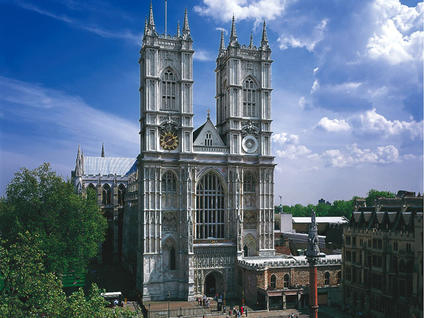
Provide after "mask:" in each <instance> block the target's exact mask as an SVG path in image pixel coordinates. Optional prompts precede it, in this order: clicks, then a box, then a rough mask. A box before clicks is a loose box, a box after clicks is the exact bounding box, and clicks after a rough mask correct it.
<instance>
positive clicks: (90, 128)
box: [0, 76, 139, 155]
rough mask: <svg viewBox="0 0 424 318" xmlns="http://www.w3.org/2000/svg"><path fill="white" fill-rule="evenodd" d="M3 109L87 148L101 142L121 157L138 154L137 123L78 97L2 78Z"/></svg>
mask: <svg viewBox="0 0 424 318" xmlns="http://www.w3.org/2000/svg"><path fill="white" fill-rule="evenodd" d="M0 109H1V110H2V111H3V112H5V113H6V114H8V116H11V115H13V118H16V119H17V120H19V121H24V122H27V123H29V124H30V125H36V126H39V127H45V128H42V131H47V130H51V129H53V130H56V131H57V132H58V135H63V134H66V135H67V136H68V137H67V138H68V139H67V141H73V142H75V145H76V144H77V143H82V144H84V145H86V148H88V149H97V148H98V147H99V140H100V141H105V142H106V145H107V146H108V147H110V148H109V149H114V151H115V152H116V153H118V154H119V153H122V154H123V155H130V154H136V153H137V151H138V147H139V145H138V144H139V140H138V131H139V129H138V126H137V124H136V122H131V121H128V120H125V119H123V118H120V117H119V116H117V115H114V114H110V113H106V112H104V111H101V110H98V109H95V108H93V107H91V106H89V105H87V104H86V103H85V102H84V101H83V100H82V99H81V98H79V97H78V96H70V95H67V94H66V93H64V92H61V91H58V90H54V89H48V88H44V87H42V86H40V85H36V84H32V83H27V82H23V81H18V80H15V79H10V78H6V77H2V76H0ZM45 133H46V134H47V132H45ZM48 138H49V141H50V142H53V143H55V142H56V141H55V140H57V142H60V143H61V142H62V140H60V141H58V140H59V139H60V138H61V137H59V136H56V135H51V136H50V135H49V136H48ZM21 142H22V143H25V142H28V140H22V141H21ZM34 142H35V140H34Z"/></svg>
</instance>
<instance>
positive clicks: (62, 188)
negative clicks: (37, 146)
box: [0, 163, 107, 273]
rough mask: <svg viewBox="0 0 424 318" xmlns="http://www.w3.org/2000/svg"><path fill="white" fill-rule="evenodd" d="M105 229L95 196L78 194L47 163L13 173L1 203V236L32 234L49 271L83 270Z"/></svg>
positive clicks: (10, 240) (99, 242)
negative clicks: (36, 239)
mask: <svg viewBox="0 0 424 318" xmlns="http://www.w3.org/2000/svg"><path fill="white" fill-rule="evenodd" d="M106 227H107V223H106V220H105V218H104V216H103V215H102V214H101V212H100V210H99V208H98V206H97V203H96V198H95V196H94V194H92V193H89V194H88V195H87V196H85V197H84V196H81V195H78V194H77V193H75V190H74V187H73V185H72V184H71V182H69V181H64V180H63V179H62V178H61V177H59V176H57V175H56V173H55V172H53V171H51V169H50V166H49V164H47V163H45V164H43V165H42V166H40V167H38V168H36V169H34V170H28V169H25V168H24V169H21V170H20V171H19V172H17V173H16V174H15V177H14V179H13V180H12V181H11V182H10V184H9V185H8V187H7V190H6V198H3V199H2V201H1V202H0V233H1V234H2V237H3V238H4V239H6V240H7V241H8V242H10V243H13V242H15V240H16V238H17V237H18V233H24V232H26V231H29V232H30V233H34V234H37V237H38V238H39V240H40V242H39V244H40V249H41V250H42V251H44V252H45V255H46V259H45V265H46V268H47V270H48V271H50V272H59V273H64V272H67V271H71V270H72V271H76V272H81V271H84V270H85V269H86V266H87V264H88V262H89V260H90V259H91V258H93V257H94V256H96V254H97V252H98V248H99V244H101V242H102V241H103V240H104V236H105V231H106Z"/></svg>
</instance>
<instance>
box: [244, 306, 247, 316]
mask: <svg viewBox="0 0 424 318" xmlns="http://www.w3.org/2000/svg"><path fill="white" fill-rule="evenodd" d="M244 313H245V314H246V317H247V308H246V309H245V310H244Z"/></svg>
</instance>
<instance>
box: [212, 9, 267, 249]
mask: <svg viewBox="0 0 424 318" xmlns="http://www.w3.org/2000/svg"><path fill="white" fill-rule="evenodd" d="M271 63H272V60H271V49H270V48H269V45H268V37H267V32H266V24H265V22H264V23H263V29H262V39H261V45H260V47H258V48H257V47H256V46H254V45H253V39H252V36H251V37H250V43H249V46H245V45H243V46H241V45H240V44H239V42H238V38H237V31H236V25H235V19H234V17H233V20H232V26H231V34H230V40H229V44H228V46H227V47H225V41H224V34H223V33H221V44H220V49H219V54H218V57H217V67H216V70H215V71H216V121H217V129H218V131H219V133H220V135H221V136H222V138H223V140H224V141H225V143H226V144H227V146H229V151H230V154H231V155H232V156H233V158H234V160H235V161H238V162H240V166H237V167H234V168H233V175H234V176H237V177H234V180H232V183H233V187H232V189H233V193H232V194H233V195H234V199H235V200H236V202H240V203H237V204H236V207H235V208H236V210H237V211H236V213H237V215H239V222H240V223H241V224H240V227H241V228H243V229H241V228H239V231H240V232H239V242H238V253H239V254H240V253H241V252H242V249H243V250H244V255H260V256H266V255H273V254H274V234H273V230H274V229H273V226H274V212H273V193H274V190H273V176H274V165H273V157H272V156H271V91H272V89H271ZM237 178H238V179H237ZM241 184H243V187H241V186H240V185H241ZM230 191H231V190H230ZM248 234H251V235H248ZM255 241H256V242H255ZM254 251H256V252H254Z"/></svg>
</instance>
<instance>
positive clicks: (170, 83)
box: [161, 69, 177, 110]
mask: <svg viewBox="0 0 424 318" xmlns="http://www.w3.org/2000/svg"><path fill="white" fill-rule="evenodd" d="M176 96H177V82H176V77H175V74H174V73H173V72H172V71H171V70H169V69H168V70H166V71H165V72H164V73H163V74H162V105H161V109H162V110H176V109H177V107H176V105H177V104H176Z"/></svg>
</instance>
